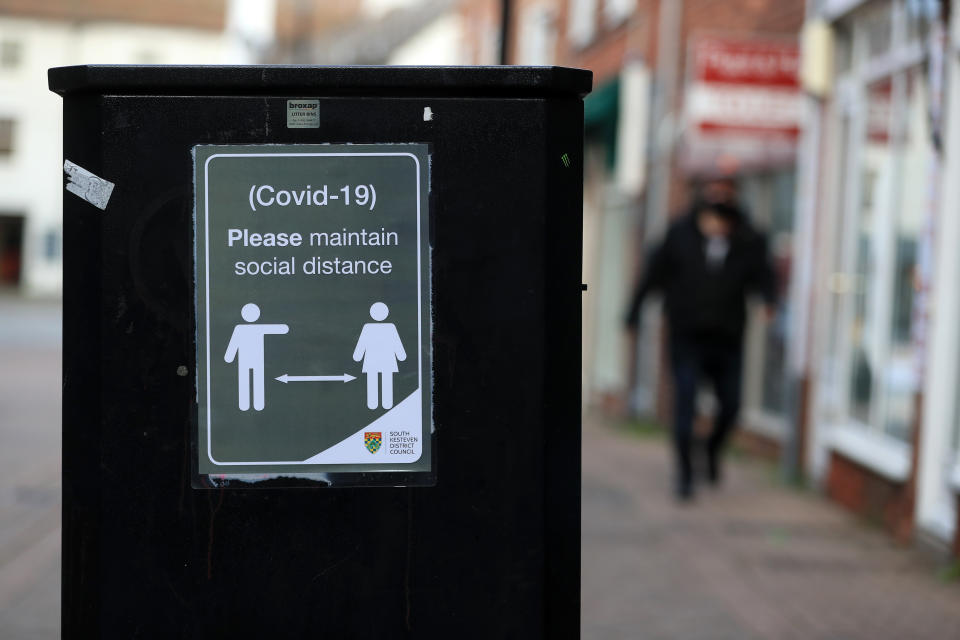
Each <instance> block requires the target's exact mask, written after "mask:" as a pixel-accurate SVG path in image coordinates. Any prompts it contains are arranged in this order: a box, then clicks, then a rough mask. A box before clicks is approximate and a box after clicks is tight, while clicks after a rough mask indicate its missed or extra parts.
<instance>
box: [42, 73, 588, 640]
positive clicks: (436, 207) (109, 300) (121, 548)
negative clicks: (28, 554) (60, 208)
mask: <svg viewBox="0 0 960 640" xmlns="http://www.w3.org/2000/svg"><path fill="white" fill-rule="evenodd" d="M69 72H70V70H52V72H51V86H52V88H54V89H55V90H58V91H61V92H62V93H64V94H65V109H64V119H65V126H64V153H65V157H66V158H67V159H69V160H71V161H73V162H75V163H77V164H78V165H80V166H82V167H84V168H86V169H88V170H90V171H92V172H93V173H95V174H97V175H99V176H101V177H103V178H106V179H108V180H110V181H112V182H114V183H116V188H115V189H114V192H113V195H112V197H111V200H110V203H109V205H108V206H107V208H106V210H105V211H102V212H101V211H100V210H99V209H96V208H95V207H93V206H92V205H90V204H88V203H87V202H85V201H83V200H81V199H79V198H77V197H74V196H73V195H72V194H65V196H64V232H65V236H66V241H65V248H64V252H65V255H64V260H65V263H64V381H63V383H64V384H63V400H64V416H63V501H64V528H63V614H62V624H63V637H64V638H94V637H104V638H135V637H139V638H223V637H231V636H237V635H238V636H239V637H250V636H260V637H269V638H376V639H384V638H444V639H448V638H483V639H500V638H523V639H534V638H550V639H551V640H552V639H556V638H576V637H578V636H579V569H580V551H579V549H580V546H579V524H580V523H579V517H580V509H579V504H580V498H579V491H580V382H579V371H580V283H581V277H580V276H581V215H580V211H581V199H582V180H581V176H582V162H581V158H582V117H583V109H582V102H581V100H580V96H579V94H580V93H581V91H580V90H570V91H568V92H567V93H566V94H564V93H563V91H561V90H560V89H559V88H557V87H553V88H549V89H548V88H543V91H542V94H543V95H542V96H541V97H536V95H535V94H536V92H537V90H538V89H536V88H526V89H518V90H517V93H518V94H519V95H522V96H525V97H524V99H503V98H496V97H482V96H481V97H478V96H477V95H476V94H475V93H474V92H473V91H472V89H471V88H470V87H460V88H457V89H453V88H451V89H450V90H449V91H447V95H446V96H445V97H437V96H435V95H432V91H433V90H434V89H430V90H429V91H427V92H426V93H427V94H429V97H416V96H414V95H411V94H412V93H415V91H414V87H415V86H416V84H417V82H421V83H422V84H423V85H425V86H429V87H434V88H436V87H438V86H439V84H440V83H438V82H437V80H436V78H437V76H434V75H433V71H432V70H421V71H420V73H421V74H423V76H424V78H420V79H419V80H418V81H414V80H411V83H410V86H409V87H408V88H409V91H408V90H407V89H403V90H399V91H396V92H395V91H394V90H393V87H394V86H396V82H397V81H394V84H393V85H391V84H390V83H385V88H383V89H382V90H380V91H379V97H362V98H358V97H350V96H344V97H323V96H332V95H333V94H336V93H337V90H336V88H335V87H320V88H318V87H315V86H312V78H313V75H312V74H313V71H312V70H309V69H307V70H302V73H303V77H302V84H301V85H300V86H299V87H294V88H296V89H297V90H296V91H295V92H294V95H292V96H291V95H287V94H286V90H287V88H288V87H290V86H292V84H295V82H296V73H295V72H294V76H291V77H290V78H288V79H287V80H285V81H284V83H282V86H279V87H278V88H277V91H276V95H273V96H259V97H251V96H248V95H238V96H226V95H220V96H218V97H203V96H199V97H189V96H188V97H184V96H169V97H166V96H163V95H131V94H129V93H126V92H125V91H124V90H122V89H121V88H122V87H124V86H126V85H125V84H124V83H125V82H127V81H128V80H129V82H130V83H131V84H137V83H140V82H142V77H141V76H140V74H141V70H140V69H136V68H128V69H123V70H120V69H117V68H113V71H111V73H113V74H115V75H114V76H113V81H112V82H113V84H112V85H111V86H113V87H114V88H115V89H116V90H117V91H119V93H120V95H110V94H106V95H104V94H102V93H98V92H99V91H100V89H98V88H97V87H100V86H101V85H97V84H95V86H93V87H84V86H82V85H80V84H77V83H75V82H74V81H70V82H68V81H67V80H66V79H65V78H66V77H67V75H69ZM204 73H205V74H206V73H213V72H212V71H207V70H205V71H204ZM224 73H225V74H226V76H229V75H230V73H231V72H230V70H226V71H224ZM344 73H347V72H344ZM403 73H404V74H408V75H407V76H405V77H411V76H409V74H411V73H412V74H413V75H414V76H416V75H417V74H416V73H414V71H413V70H406V71H404V72H403ZM578 73H580V72H578ZM62 74H67V75H62ZM149 74H152V77H154V78H155V79H157V78H159V77H160V76H161V75H162V72H161V71H160V70H159V69H157V68H154V69H151V70H149ZM126 75H129V76H131V78H124V77H122V76H126ZM441 75H442V74H441ZM481 75H482V74H481ZM388 76H389V74H385V73H382V76H381V77H383V78H386V77H388ZM427 76H430V78H427ZM134 77H136V78H134ZM478 77H479V76H478ZM588 77H589V76H588V75H583V74H582V73H581V75H579V78H580V80H579V82H581V83H582V81H583V79H584V78H587V79H588ZM74 80H76V79H75V78H74ZM177 82H182V78H181V80H178V81H177ZM177 82H174V83H172V84H177ZM483 82H486V81H483ZM490 82H491V84H492V83H493V82H492V80H491V81H490ZM71 83H73V84H71ZM290 83H292V84H290ZM161 84H162V82H161ZM228 84H229V82H227V81H224V82H223V83H222V85H220V86H218V87H217V88H215V89H213V90H212V91H213V93H215V94H216V93H220V92H221V90H222V91H223V92H226V91H228V89H229V87H227V86H225V85H228ZM268 84H269V83H268ZM68 85H69V86H68ZM168 86H170V85H168ZM177 86H182V84H177ZM140 87H141V89H142V90H143V92H144V93H147V94H149V93H150V91H149V90H148V87H146V86H143V85H140ZM281 89H282V90H281ZM238 91H239V92H240V93H241V94H242V93H243V91H240V90H239V89H238ZM266 91H267V89H266V88H264V92H266ZM365 91H369V92H375V91H376V88H375V87H373V86H370V87H367V88H366V89H365ZM510 91H512V89H511V86H509V83H508V86H505V87H503V92H504V93H510ZM157 93H158V94H159V93H162V92H157ZM347 93H349V92H347ZM397 93H399V94H401V96H403V97H398V95H397ZM497 93H498V92H497V91H492V94H494V95H496V94H497ZM313 96H318V97H323V98H322V100H321V113H322V121H323V124H322V126H321V128H319V129H287V128H286V127H285V126H284V124H285V106H286V99H287V98H289V97H313ZM427 106H429V107H430V108H431V110H432V112H433V114H434V119H433V120H431V121H427V122H425V121H424V120H423V117H422V114H423V109H424V107H427ZM319 142H355V143H364V142H369V143H380V142H427V143H429V144H431V149H432V157H431V194H430V225H431V236H432V238H431V244H432V251H433V253H432V265H433V275H432V286H433V292H432V294H433V298H432V304H433V313H434V326H433V368H434V371H433V376H434V423H435V426H436V429H437V441H436V442H437V447H438V449H437V461H438V468H437V473H438V478H437V484H436V486H434V487H424V488H386V489H382V488H381V489H262V490H242V489H236V490H234V489H221V490H213V491H211V490H195V489H192V488H191V486H190V464H191V451H190V434H191V433H192V431H193V430H194V429H195V427H196V420H197V415H196V411H197V405H196V397H195V395H196V388H195V383H194V375H195V371H196V355H195V339H194V336H195V331H196V326H195V317H194V312H193V305H194V290H193V262H192V260H193V249H192V239H193V230H192V209H193V193H192V190H193V165H192V162H191V155H190V150H191V148H192V147H193V146H194V145H196V144H228V143H229V144H261V143H280V144H290V143H319ZM564 154H567V156H568V159H569V161H570V162H569V164H570V166H569V167H567V166H566V163H565V162H563V161H562V160H561V157H562V156H563V155H564ZM180 367H186V371H187V372H188V375H182V373H183V372H184V371H183V369H180ZM178 370H179V371H178Z"/></svg>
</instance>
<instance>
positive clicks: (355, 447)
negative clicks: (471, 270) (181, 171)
mask: <svg viewBox="0 0 960 640" xmlns="http://www.w3.org/2000/svg"><path fill="white" fill-rule="evenodd" d="M194 160H195V167H196V175H195V179H196V189H195V193H196V202H195V229H196V234H195V244H196V265H197V268H196V290H197V314H196V315H197V364H198V372H197V373H198V375H197V391H198V398H197V404H198V407H199V415H198V421H197V425H198V431H197V443H198V446H197V449H198V460H199V468H198V472H199V473H200V474H205V475H227V476H235V475H239V474H269V475H279V476H284V475H288V476H297V475H303V474H311V473H321V472H351V471H356V472H363V473H369V472H372V471H373V472H375V471H384V472H388V471H404V472H429V471H430V470H431V456H430V433H431V405H432V403H431V366H430V268H429V257H430V256H429V245H428V237H429V235H428V228H427V224H428V219H429V216H428V210H427V204H428V190H429V181H428V179H429V177H428V168H429V160H428V150H427V146H426V145H423V144H382V145H243V146H220V145H216V146H214V145H200V146H197V147H195V148H194Z"/></svg>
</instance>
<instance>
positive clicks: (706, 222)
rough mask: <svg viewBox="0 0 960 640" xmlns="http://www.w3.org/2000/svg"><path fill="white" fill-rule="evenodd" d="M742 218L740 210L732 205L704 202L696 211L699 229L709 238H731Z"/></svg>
mask: <svg viewBox="0 0 960 640" xmlns="http://www.w3.org/2000/svg"><path fill="white" fill-rule="evenodd" d="M740 218H741V214H740V210H739V209H737V208H736V207H735V206H733V205H732V204H727V203H722V202H702V203H701V204H699V205H698V206H697V209H696V221H697V228H698V229H700V233H702V234H703V235H704V236H706V237H708V238H712V237H718V236H729V235H730V234H731V233H732V232H733V229H734V227H735V226H736V225H737V222H739V220H740Z"/></svg>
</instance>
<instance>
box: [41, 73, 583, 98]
mask: <svg viewBox="0 0 960 640" xmlns="http://www.w3.org/2000/svg"><path fill="white" fill-rule="evenodd" d="M48 79H49V84H50V90H51V91H54V92H56V93H59V94H60V95H63V96H66V95H70V94H77V93H88V94H100V95H109V94H125V95H138V94H143V95H188V96H194V95H200V96H212V95H275V94H289V93H298V94H304V95H307V94H309V95H330V96H342V95H369V96H380V95H382V96H398V95H399V96H403V95H410V96H422V95H431V96H452V97H455V96H502V97H536V96H544V97H545V96H551V95H571V94H573V95H579V96H583V95H586V94H587V93H589V92H590V88H591V84H592V81H593V73H592V72H590V71H586V70H584V69H571V68H567V67H514V66H496V67H385V66H383V67H379V66H366V67H365V66H356V67H321V66H304V65H261V66H226V65H221V66H217V65H207V66H188V65H78V66H72V67H55V68H52V69H50V71H49V78H48Z"/></svg>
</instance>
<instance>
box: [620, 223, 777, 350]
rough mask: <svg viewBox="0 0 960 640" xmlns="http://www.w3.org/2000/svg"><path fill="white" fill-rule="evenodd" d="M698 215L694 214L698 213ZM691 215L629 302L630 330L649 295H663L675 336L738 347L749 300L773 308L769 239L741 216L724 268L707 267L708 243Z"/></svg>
mask: <svg viewBox="0 0 960 640" xmlns="http://www.w3.org/2000/svg"><path fill="white" fill-rule="evenodd" d="M695 211H696V210H695ZM695 211H694V212H691V213H689V214H687V215H685V216H684V217H682V218H680V219H679V220H677V221H676V222H674V223H673V224H672V225H671V226H670V228H669V230H668V231H667V235H666V237H665V238H664V240H663V243H662V244H661V245H660V246H659V247H657V248H656V249H655V250H654V251H653V253H652V254H651V256H650V259H649V261H648V263H647V267H646V270H645V272H644V274H643V278H642V279H641V280H640V283H639V285H638V286H637V289H636V291H635V293H634V295H633V299H632V300H631V302H630V307H629V310H628V312H627V324H628V325H629V326H631V327H636V326H637V325H638V324H639V320H640V306H641V304H642V303H643V299H644V298H645V297H646V296H647V294H648V293H650V292H653V291H659V292H661V293H662V294H663V297H664V310H665V312H666V314H667V319H668V322H669V323H670V330H671V331H672V332H674V333H675V334H677V335H685V336H688V337H691V338H701V339H709V340H724V341H729V342H738V341H740V340H742V337H743V329H744V325H745V324H746V298H747V296H748V295H749V294H751V293H753V294H757V295H760V296H762V297H763V298H764V300H766V302H767V303H768V304H774V302H775V296H776V293H775V278H774V273H773V269H772V267H771V265H770V259H769V257H768V254H767V241H766V237H765V236H764V235H763V234H762V233H760V232H758V231H757V230H756V229H754V228H753V227H752V226H751V225H750V223H749V222H748V221H747V219H746V218H745V217H744V216H743V215H742V214H738V217H737V218H736V219H735V220H734V226H733V231H732V232H731V235H730V237H729V240H730V244H729V249H728V252H727V255H726V258H725V259H724V261H723V263H722V265H720V266H718V267H716V268H709V267H708V266H707V258H706V253H705V243H706V238H705V237H704V235H703V234H702V233H701V232H700V229H699V228H698V226H697V221H696V213H695Z"/></svg>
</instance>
